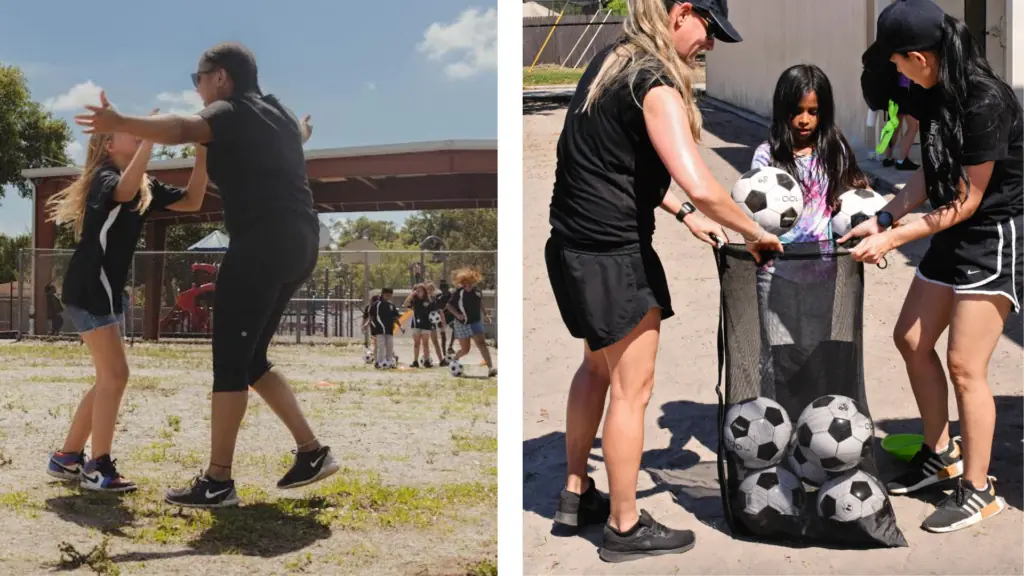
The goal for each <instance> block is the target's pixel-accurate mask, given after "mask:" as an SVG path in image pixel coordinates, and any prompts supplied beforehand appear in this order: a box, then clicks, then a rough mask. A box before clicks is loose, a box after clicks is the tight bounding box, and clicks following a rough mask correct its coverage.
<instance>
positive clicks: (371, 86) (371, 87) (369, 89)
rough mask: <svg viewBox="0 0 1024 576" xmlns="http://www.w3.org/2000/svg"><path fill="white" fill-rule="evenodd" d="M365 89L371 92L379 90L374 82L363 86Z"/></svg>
mask: <svg viewBox="0 0 1024 576" xmlns="http://www.w3.org/2000/svg"><path fill="white" fill-rule="evenodd" d="M363 87H364V88H366V90H367V91H369V92H375V91H376V90H377V85H376V84H374V83H373V82H367V83H366V84H363Z"/></svg>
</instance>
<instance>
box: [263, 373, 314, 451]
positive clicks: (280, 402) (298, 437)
mask: <svg viewBox="0 0 1024 576" xmlns="http://www.w3.org/2000/svg"><path fill="white" fill-rule="evenodd" d="M252 388H253V390H255V391H256V393H257V394H259V395H260V397H261V398H263V401H264V402H266V403H267V406H270V409H271V410H273V411H274V414H276V415H277V417H278V418H279V419H280V420H281V422H282V423H284V425H285V427H286V428H288V431H289V432H291V435H292V438H294V439H295V445H296V446H301V447H302V448H301V450H302V451H306V450H317V449H319V448H320V443H319V442H316V435H315V434H313V429H312V428H311V427H310V425H309V422H308V421H306V417H305V416H304V415H303V414H302V408H300V407H299V401H298V399H297V398H296V397H295V392H293V391H292V388H291V386H289V385H288V380H287V379H286V378H285V377H284V374H282V373H281V372H279V371H277V370H276V369H271V370H270V371H269V372H267V373H266V374H264V375H263V376H261V377H260V379H259V380H257V381H256V383H255V384H253V386H252Z"/></svg>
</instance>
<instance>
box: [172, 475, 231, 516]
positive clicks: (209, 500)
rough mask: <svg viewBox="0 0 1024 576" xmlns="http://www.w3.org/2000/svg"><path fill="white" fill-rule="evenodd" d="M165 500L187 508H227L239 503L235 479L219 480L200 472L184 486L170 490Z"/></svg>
mask: <svg viewBox="0 0 1024 576" xmlns="http://www.w3.org/2000/svg"><path fill="white" fill-rule="evenodd" d="M164 501H165V502H167V503H168V504H173V505H175V506H184V507H186V508H227V507H229V506H237V505H238V494H236V493H235V481H234V480H225V481H223V482H218V481H217V480H214V479H213V478H210V477H209V476H207V475H206V474H200V475H199V476H196V477H195V478H193V479H192V482H190V483H189V485H188V486H186V487H184V488H178V489H172V490H168V491H167V494H165V495H164Z"/></svg>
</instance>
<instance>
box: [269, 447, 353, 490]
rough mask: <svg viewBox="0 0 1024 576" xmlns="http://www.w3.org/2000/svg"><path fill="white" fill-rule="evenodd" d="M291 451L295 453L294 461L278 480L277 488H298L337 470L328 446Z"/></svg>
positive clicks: (336, 463)
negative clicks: (308, 450)
mask: <svg viewBox="0 0 1024 576" xmlns="http://www.w3.org/2000/svg"><path fill="white" fill-rule="evenodd" d="M292 453H293V454H295V463H294V464H292V468H291V470H289V471H288V472H287V473H285V475H284V477H282V478H281V479H280V480H278V482H277V487H278V488H281V489H287V488H298V487H299V486H305V485H307V484H312V483H313V482H318V481H320V480H323V479H324V478H327V477H328V476H330V475H331V474H334V473H335V472H337V471H338V468H339V467H338V462H337V461H335V460H334V456H332V455H331V447H330V446H321V447H320V448H318V449H316V450H313V451H310V452H298V451H295V450H293V451H292Z"/></svg>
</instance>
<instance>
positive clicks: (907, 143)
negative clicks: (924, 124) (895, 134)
mask: <svg viewBox="0 0 1024 576" xmlns="http://www.w3.org/2000/svg"><path fill="white" fill-rule="evenodd" d="M900 122H905V123H906V125H907V133H906V134H904V135H903V136H901V137H900V150H899V158H898V160H906V159H907V157H908V156H910V147H911V146H913V145H914V138H916V137H917V129H918V122H917V120H916V119H915V118H914V117H913V116H908V115H906V114H904V115H903V116H900Z"/></svg>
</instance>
